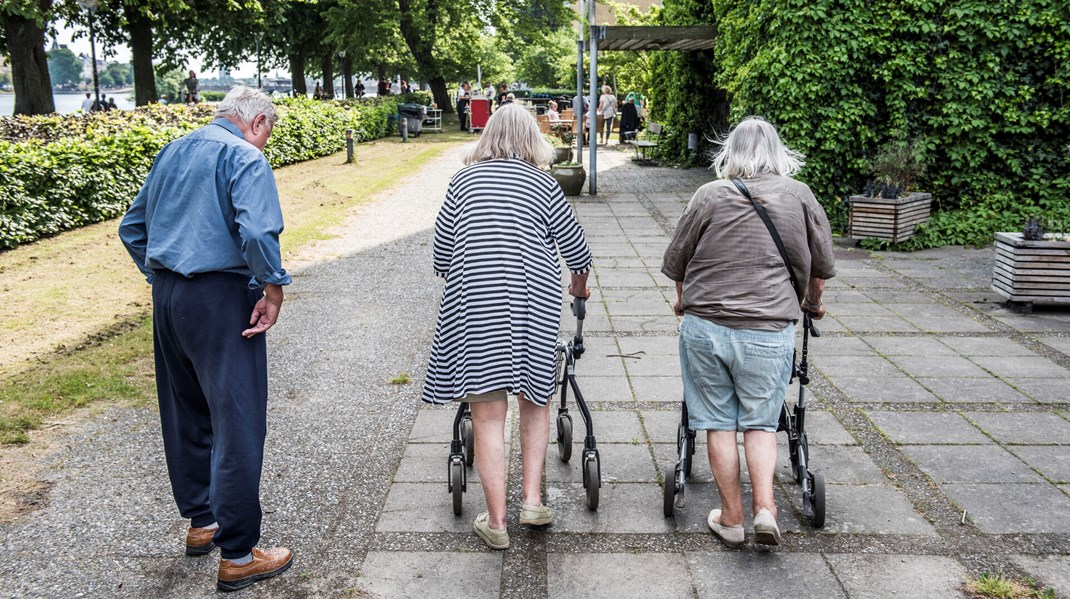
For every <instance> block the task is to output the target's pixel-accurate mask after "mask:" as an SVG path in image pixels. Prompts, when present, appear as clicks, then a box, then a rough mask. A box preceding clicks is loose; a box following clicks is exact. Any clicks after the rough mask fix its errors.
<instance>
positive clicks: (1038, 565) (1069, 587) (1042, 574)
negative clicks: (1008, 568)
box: [1013, 555, 1070, 599]
mask: <svg viewBox="0 0 1070 599" xmlns="http://www.w3.org/2000/svg"><path fill="white" fill-rule="evenodd" d="M1013 559H1014V563H1016V564H1018V565H1019V566H1021V567H1022V569H1024V570H1025V571H1026V572H1029V574H1030V575H1031V576H1032V577H1033V578H1034V579H1036V580H1037V581H1038V582H1040V583H1041V584H1042V585H1044V586H1045V587H1047V588H1052V589H1054V590H1055V596H1056V597H1058V598H1059V599H1068V598H1070V556H1066V555H1016V556H1014V558H1013Z"/></svg>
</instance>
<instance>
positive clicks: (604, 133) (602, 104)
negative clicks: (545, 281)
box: [598, 85, 617, 145]
mask: <svg viewBox="0 0 1070 599" xmlns="http://www.w3.org/2000/svg"><path fill="white" fill-rule="evenodd" d="M616 116H617V97H616V96H614V95H613V89H612V88H611V87H609V86H608V85H603V86H602V97H600V98H599V99H598V141H600V142H601V143H602V144H603V145H608V144H609V136H610V135H611V134H612V133H613V119H614V118H616Z"/></svg>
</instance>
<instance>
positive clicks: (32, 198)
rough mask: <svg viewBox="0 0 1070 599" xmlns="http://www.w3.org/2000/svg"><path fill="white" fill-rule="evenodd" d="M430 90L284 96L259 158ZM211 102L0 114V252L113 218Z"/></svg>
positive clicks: (291, 150)
mask: <svg viewBox="0 0 1070 599" xmlns="http://www.w3.org/2000/svg"><path fill="white" fill-rule="evenodd" d="M427 96H428V94H423V95H420V94H410V95H408V96H401V97H393V98H389V99H385V98H384V99H378V98H373V99H369V100H366V101H360V100H353V101H346V102H324V101H315V100H308V99H302V98H297V99H286V100H282V101H280V102H279V103H278V111H279V115H280V120H279V122H278V124H277V125H276V126H275V130H274V131H273V133H272V136H271V138H270V140H269V141H268V144H267V147H266V148H265V149H264V154H265V155H266V156H267V158H268V160H269V161H270V162H271V165H272V166H274V167H279V166H283V165H286V164H292V163H294V162H300V161H302V160H308V159H311V158H317V157H320V156H326V155H328V154H332V153H334V152H337V151H339V150H341V149H343V148H344V147H345V135H344V131H345V129H347V128H352V129H356V130H358V131H360V132H361V133H360V137H359V139H361V140H369V139H376V138H379V137H383V136H385V135H387V134H388V133H389V132H390V129H389V127H390V122H391V116H392V115H394V114H396V113H397V103H398V102H399V101H418V102H429V101H430V100H429V98H428V97H427ZM212 111H213V107H210V106H206V105H203V104H201V105H197V106H192V107H189V106H160V105H154V106H150V107H145V108H139V109H137V110H133V111H111V112H106V113H95V114H91V115H70V116H55V115H51V116H42V117H15V118H7V119H0V249H8V248H13V247H15V246H17V245H19V244H22V243H27V242H30V241H34V240H36V239H39V238H41V237H46V236H49V235H54V234H56V233H59V232H61V231H65V230H68V229H73V228H75V227H79V226H83V225H87V224H91V223H96V222H100V221H103V220H107V219H109V218H115V217H117V216H120V215H122V214H123V212H125V211H126V208H127V207H128V206H129V205H130V202H132V201H133V199H134V197H135V196H136V195H137V192H138V190H139V189H140V187H141V184H142V182H143V181H144V180H145V176H146V175H147V174H148V171H149V169H150V168H151V166H152V160H153V158H154V157H155V156H156V154H157V152H159V151H160V149H161V148H163V146H164V145H166V144H167V143H168V142H170V141H172V140H174V139H176V138H178V137H180V136H182V135H184V134H186V133H188V132H190V131H192V130H194V129H196V128H198V127H200V126H202V125H204V124H205V123H207V122H208V121H210V120H211V118H212Z"/></svg>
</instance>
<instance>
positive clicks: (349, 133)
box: [346, 129, 353, 163]
mask: <svg viewBox="0 0 1070 599" xmlns="http://www.w3.org/2000/svg"><path fill="white" fill-rule="evenodd" d="M350 162H353V130H352V129H346V163H350Z"/></svg>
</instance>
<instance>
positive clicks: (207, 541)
mask: <svg viewBox="0 0 1070 599" xmlns="http://www.w3.org/2000/svg"><path fill="white" fill-rule="evenodd" d="M218 530H219V527H218V526H217V527H215V528H191V529H189V530H188V531H186V555H193V556H197V555H207V554H209V553H211V552H212V549H215V542H214V541H213V540H212V538H213V537H215V533H216V531H218Z"/></svg>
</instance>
